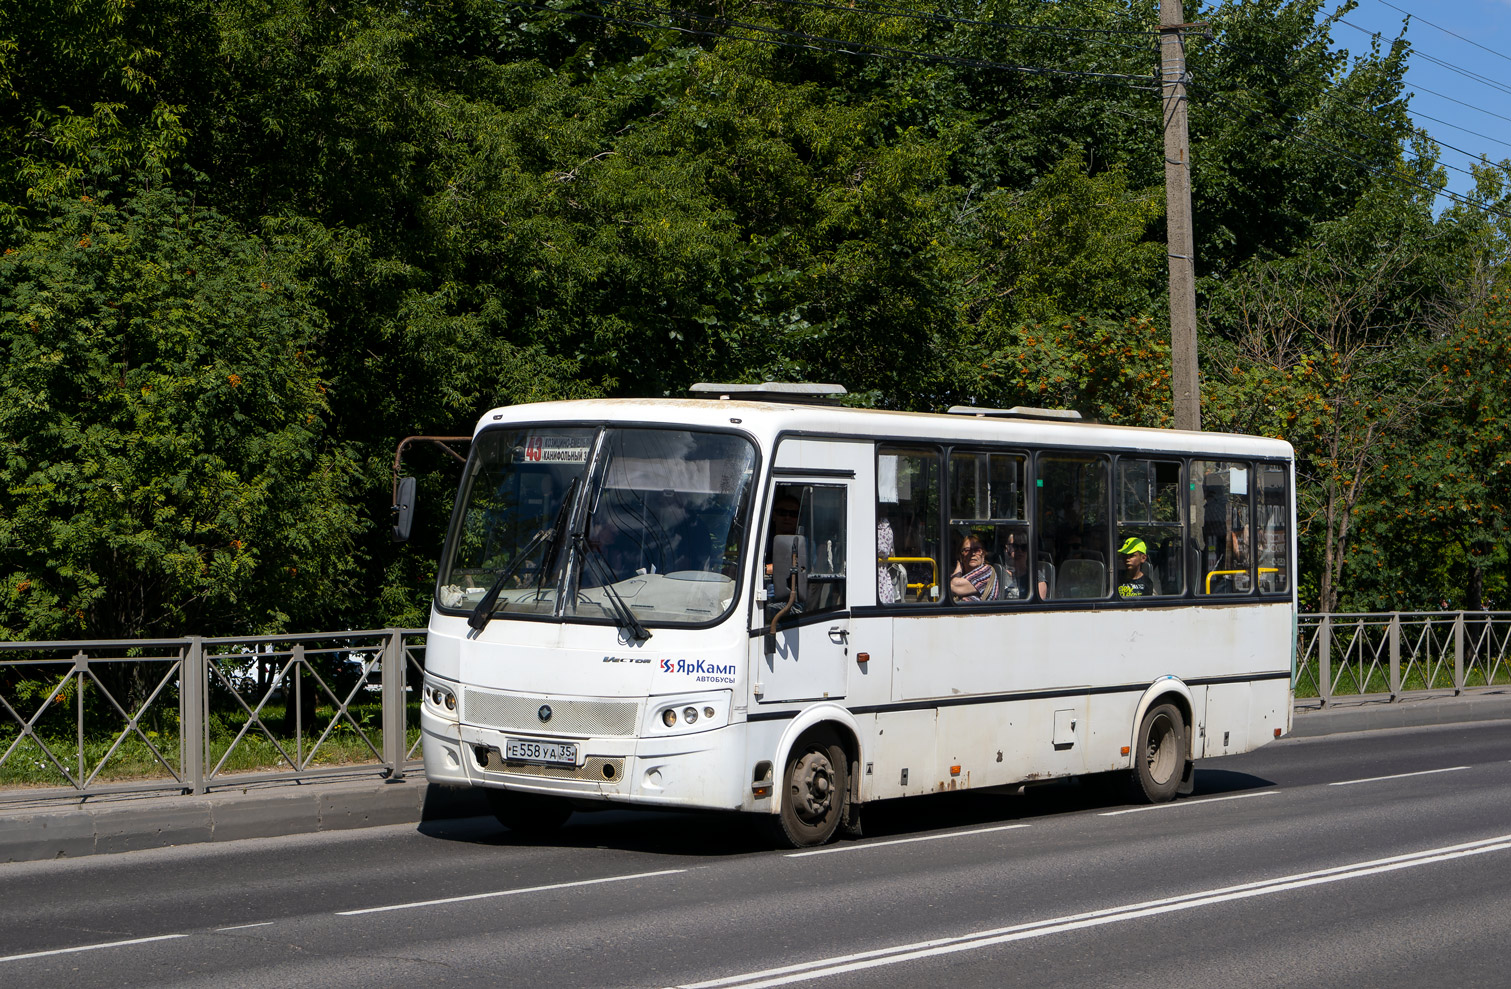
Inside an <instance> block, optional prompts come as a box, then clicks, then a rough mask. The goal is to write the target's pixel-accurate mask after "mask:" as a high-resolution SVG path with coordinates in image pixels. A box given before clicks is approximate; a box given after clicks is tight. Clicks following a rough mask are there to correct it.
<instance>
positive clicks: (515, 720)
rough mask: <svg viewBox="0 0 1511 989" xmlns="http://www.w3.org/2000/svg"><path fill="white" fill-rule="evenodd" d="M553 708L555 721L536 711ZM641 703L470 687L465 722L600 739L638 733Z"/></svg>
mask: <svg viewBox="0 0 1511 989" xmlns="http://www.w3.org/2000/svg"><path fill="white" fill-rule="evenodd" d="M542 704H549V705H550V706H551V720H550V721H544V722H543V721H541V720H540V717H539V716H538V714H537V713H536V712H538V711H539V710H540V707H541V705H542ZM639 716H640V704H639V702H638V701H607V700H605V701H600V700H582V699H575V700H574V699H572V698H567V697H526V696H523V695H520V694H500V693H495V692H493V691H490V690H477V689H475V688H471V687H469V688H467V689H465V690H463V691H462V719H463V720H464V721H466V722H467V723H468V724H473V725H481V726H482V727H484V728H497V729H499V730H501V731H522V732H530V733H532V734H541V733H546V734H551V735H591V736H594V737H598V738H604V737H613V736H616V735H619V736H626V735H633V734H635V725H636V721H637V720H638V719H639Z"/></svg>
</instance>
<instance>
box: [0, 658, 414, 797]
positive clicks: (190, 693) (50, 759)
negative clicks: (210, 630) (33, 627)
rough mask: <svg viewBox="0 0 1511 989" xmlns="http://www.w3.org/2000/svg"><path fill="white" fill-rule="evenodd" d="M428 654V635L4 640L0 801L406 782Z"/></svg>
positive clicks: (0, 663) (0, 671)
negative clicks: (333, 780)
mask: <svg viewBox="0 0 1511 989" xmlns="http://www.w3.org/2000/svg"><path fill="white" fill-rule="evenodd" d="M424 650H425V630H424V629H382V630H375V631H358V632H316V633H311V634H306V635H279V636H242V637H233V638H202V637H199V636H189V637H187V638H182V639H153V640H103V641H94V642H4V643H0V802H5V801H15V800H27V799H36V798H39V797H46V796H50V795H59V794H68V795H75V796H77V795H80V794H102V793H112V792H123V791H125V792H130V791H150V790H178V791H181V792H184V793H205V792H207V791H209V790H212V789H214V788H216V787H225V786H231V785H235V786H244V785H248V784H253V783H262V782H268V781H276V780H298V779H308V778H312V777H318V776H331V775H344V776H351V775H373V776H377V777H383V778H388V779H395V780H397V779H401V778H402V777H403V776H404V773H405V772H406V770H407V768H408V767H409V766H411V765H412V764H413V763H414V762H415V760H416V758H417V755H418V750H419V727H418V722H419V715H418V708H419V689H418V686H419V684H420V683H421V682H422V678H421V674H422V672H423V669H424ZM411 688H412V689H411Z"/></svg>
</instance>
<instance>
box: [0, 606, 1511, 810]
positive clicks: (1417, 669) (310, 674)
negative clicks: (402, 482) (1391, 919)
mask: <svg viewBox="0 0 1511 989" xmlns="http://www.w3.org/2000/svg"><path fill="white" fill-rule="evenodd" d="M424 653H425V630H424V629H381V630H371V631H360V632H315V633H310V634H306V635H281V636H244V637H233V638H201V637H199V636H190V637H187V638H182V639H150V640H149V639H133V640H103V641H96V642H0V803H4V802H13V801H17V800H33V799H37V798H44V797H48V796H54V795H71V796H79V795H94V794H103V793H114V792H132V791H151V790H177V791H181V792H183V793H205V792H207V791H210V790H213V789H215V788H217V787H230V786H244V785H248V784H253V783H262V782H269V781H278V780H301V779H309V778H313V777H320V776H333V775H342V776H352V775H371V776H374V777H377V778H386V779H395V780H397V779H401V778H403V776H404V774H405V773H406V772H407V771H409V770H410V769H412V768H413V767H414V765H415V763H416V760H417V756H418V751H419V728H418V722H419V713H418V712H419V685H420V683H421V682H422V673H423V670H424ZM1508 685H1511V612H1390V613H1385V614H1304V615H1300V616H1299V618H1298V621H1297V628H1296V665H1295V670H1294V673H1293V677H1292V686H1293V687H1294V688H1295V692H1296V696H1297V698H1298V699H1307V698H1316V699H1317V700H1318V702H1319V703H1320V704H1321V705H1322V706H1324V707H1326V706H1328V705H1330V704H1333V703H1335V702H1337V701H1338V700H1341V699H1348V698H1380V699H1382V700H1390V701H1394V700H1398V699H1400V698H1401V697H1402V696H1404V695H1407V694H1410V693H1412V692H1421V691H1435V692H1442V693H1449V692H1451V693H1452V694H1454V695H1458V694H1463V693H1464V692H1465V691H1466V690H1471V689H1474V688H1480V687H1495V686H1508Z"/></svg>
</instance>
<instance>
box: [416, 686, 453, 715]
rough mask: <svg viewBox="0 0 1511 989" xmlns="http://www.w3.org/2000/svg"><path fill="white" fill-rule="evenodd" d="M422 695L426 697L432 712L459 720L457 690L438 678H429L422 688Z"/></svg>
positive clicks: (426, 704) (427, 705)
mask: <svg viewBox="0 0 1511 989" xmlns="http://www.w3.org/2000/svg"><path fill="white" fill-rule="evenodd" d="M421 695H422V696H423V697H424V699H425V706H426V707H427V708H429V709H430V710H431V712H432V713H434V714H436V715H438V716H440V717H442V718H445V719H446V720H448V721H455V720H457V713H456V691H455V690H454V689H452V688H451V687H449V686H447V685H446V684H443V683H441V682H439V681H437V680H430V679H427V680H426V681H425V685H424V687H423V688H421Z"/></svg>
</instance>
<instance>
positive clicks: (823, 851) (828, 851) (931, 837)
mask: <svg viewBox="0 0 1511 989" xmlns="http://www.w3.org/2000/svg"><path fill="white" fill-rule="evenodd" d="M1029 827H1033V825H1031V824H1001V825H998V826H996V827H991V828H975V829H974V830H971V831H950V832H948V833H946V834H926V835H924V836H923V837H921V838H893V839H891V840H890V841H868V842H865V843H863V844H855V845H830V846H829V847H828V848H815V849H813V850H812V851H807V852H788V853H787V858H790V859H800V858H802V857H803V856H805V855H833V854H834V853H835V852H857V851H861V850H863V849H867V848H880V847H882V846H883V845H906V844H910V843H911V842H915V841H938V840H939V839H940V838H963V837H965V836H966V835H968V834H990V833H991V832H993V831H1012V830H1014V829H1016V828H1029Z"/></svg>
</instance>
